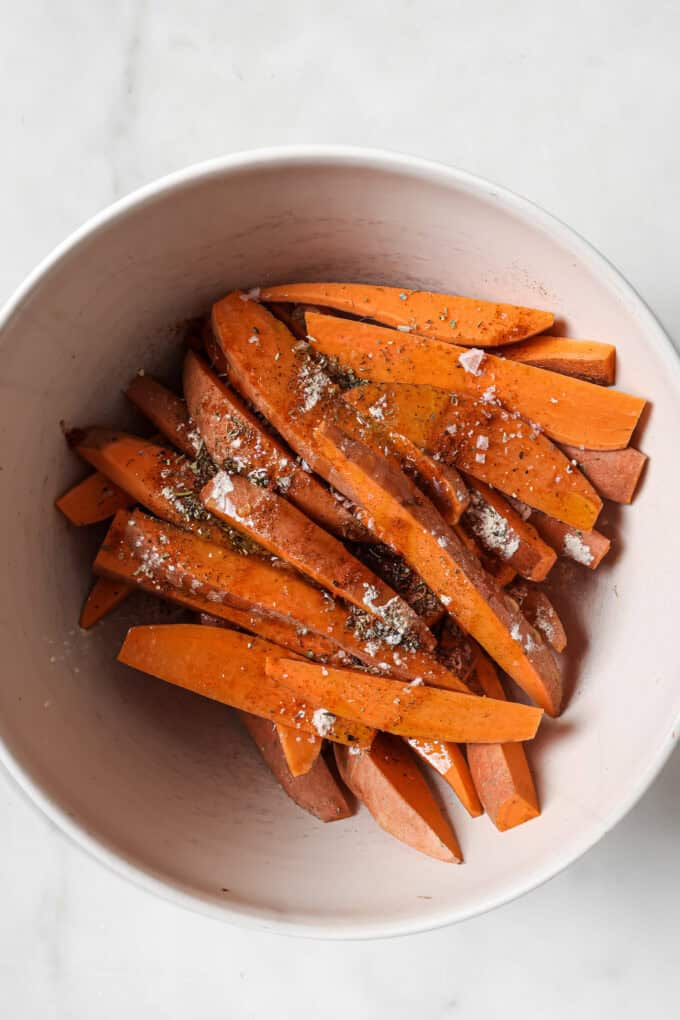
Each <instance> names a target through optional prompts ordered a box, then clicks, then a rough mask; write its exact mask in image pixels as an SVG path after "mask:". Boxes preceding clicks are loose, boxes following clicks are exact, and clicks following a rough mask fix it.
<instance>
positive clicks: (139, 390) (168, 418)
mask: <svg viewBox="0 0 680 1020" xmlns="http://www.w3.org/2000/svg"><path fill="white" fill-rule="evenodd" d="M125 396H126V397H127V398H128V400H130V401H131V403H133V404H134V405H135V407H136V408H137V409H138V410H139V411H141V412H142V414H143V415H145V417H147V418H148V419H149V421H150V422H152V424H153V425H155V426H156V428H157V429H158V431H159V432H160V434H161V435H162V436H164V437H165V438H166V439H167V440H168V441H169V442H170V443H172V445H173V446H176V447H177V449H178V450H181V452H182V453H184V454H185V455H186V456H187V457H189V458H190V459H191V460H193V458H194V457H195V456H196V454H197V453H198V452H199V450H200V448H201V437H200V435H199V434H198V432H197V430H196V427H195V425H194V423H193V421H192V420H191V418H190V417H189V412H188V410H187V406H186V404H185V402H184V401H183V400H182V398H181V397H178V396H177V394H176V393H173V392H172V390H169V389H168V388H167V386H163V384H162V383H160V382H158V380H157V379H154V378H153V376H150V375H146V373H145V374H144V375H136V376H135V377H134V379H132V381H131V382H130V383H129V385H128V388H127V389H126V391H125Z"/></svg>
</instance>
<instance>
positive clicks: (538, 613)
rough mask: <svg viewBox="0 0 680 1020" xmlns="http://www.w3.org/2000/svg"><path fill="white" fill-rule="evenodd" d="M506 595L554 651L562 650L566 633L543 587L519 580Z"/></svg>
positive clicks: (565, 641)
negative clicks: (513, 601)
mask: <svg viewBox="0 0 680 1020" xmlns="http://www.w3.org/2000/svg"><path fill="white" fill-rule="evenodd" d="M508 595H509V596H510V598H512V599H514V600H515V602H516V603H517V605H518V606H519V608H520V609H521V610H522V612H523V613H524V615H525V616H526V618H527V620H528V621H529V623H530V624H531V626H532V627H535V628H536V630H537V631H539V632H540V633H541V634H542V635H543V637H544V638H545V640H546V641H547V642H548V644H549V645H552V647H553V648H554V649H555V651H556V652H563V651H564V649H565V648H566V647H567V633H566V631H565V629H564V626H563V624H562V621H561V620H560V618H559V615H558V613H557V610H556V609H555V607H554V605H553V604H552V602H551V601H550V599H549V598H548V596H547V595H546V593H545V592H544V591H543V589H542V588H539V587H537V586H536V585H530V584H527V583H526V581H520V582H518V583H517V584H513V585H512V586H511V587H510V588H508ZM451 668H453V667H451Z"/></svg>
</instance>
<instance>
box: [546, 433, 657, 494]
mask: <svg viewBox="0 0 680 1020" xmlns="http://www.w3.org/2000/svg"><path fill="white" fill-rule="evenodd" d="M562 449H563V451H564V453H565V454H566V455H567V457H569V458H570V459H571V460H572V464H573V463H574V462H575V463H576V466H577V467H578V468H579V470H580V471H582V472H583V474H584V475H585V476H586V478H587V479H588V480H589V481H590V482H591V483H592V485H593V486H594V487H595V488H596V489H597V491H598V492H599V494H600V496H602V498H603V499H611V500H612V501H613V502H614V503H632V502H633V497H634V495H635V490H636V489H637V487H638V484H639V482H640V478H641V476H642V472H643V471H644V467H645V464H646V463H647V457H646V456H645V454H644V453H640V451H639V450H636V449H634V447H632V446H629V447H627V449H625V450H581V449H580V448H579V447H577V446H563V447H562Z"/></svg>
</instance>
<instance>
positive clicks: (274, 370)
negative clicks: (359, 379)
mask: <svg viewBox="0 0 680 1020" xmlns="http://www.w3.org/2000/svg"><path fill="white" fill-rule="evenodd" d="M242 298H243V295H242V294H241V293H239V292H238V291H235V292H234V293H232V294H229V295H227V297H225V298H223V299H222V300H221V301H218V302H217V304H216V305H214V306H213V310H212V327H213V333H214V335H215V338H216V340H217V342H218V343H219V345H220V347H221V349H222V352H223V354H224V356H225V358H226V361H227V364H228V368H229V381H230V383H231V385H232V386H234V387H235V388H236V389H237V390H238V391H239V393H240V394H241V395H242V396H243V397H245V398H246V399H247V400H249V401H250V403H251V404H253V405H254V406H255V407H256V408H257V409H258V411H260V412H261V413H262V414H263V415H264V416H265V418H266V419H267V420H268V421H269V422H271V424H272V425H273V426H274V428H275V429H276V431H277V432H279V433H280V434H281V435H282V436H283V438H284V439H285V440H286V441H287V442H288V443H289V444H290V445H291V446H292V448H293V449H294V450H295V452H296V453H297V454H299V455H300V457H303V458H304V460H305V461H306V462H307V464H309V465H311V467H312V468H313V469H314V470H316V471H318V472H319V474H321V476H322V477H325V471H324V470H323V468H324V465H323V463H322V462H321V461H320V458H319V456H318V453H317V450H316V443H315V440H314V432H313V430H314V426H315V425H318V424H319V423H320V422H321V421H322V420H323V418H324V417H325V412H326V410H327V408H328V407H329V405H330V403H331V401H332V400H334V399H335V397H336V396H337V392H338V390H337V387H336V386H335V384H334V383H333V382H332V381H331V379H330V378H329V376H327V375H326V373H325V372H324V371H323V369H322V368H321V367H320V366H319V365H318V364H317V362H316V361H315V360H314V358H313V357H312V355H311V353H310V349H309V344H307V343H305V342H304V341H300V340H297V339H296V338H295V337H294V336H293V334H292V333H291V332H290V330H288V329H287V328H286V326H285V325H284V324H283V323H282V322H280V321H279V320H278V319H276V318H275V317H274V316H273V315H272V314H271V313H270V312H268V311H267V309H266V308H264V307H263V306H262V305H260V304H257V303H256V302H254V301H244V300H242ZM264 365H266V372H263V366H264Z"/></svg>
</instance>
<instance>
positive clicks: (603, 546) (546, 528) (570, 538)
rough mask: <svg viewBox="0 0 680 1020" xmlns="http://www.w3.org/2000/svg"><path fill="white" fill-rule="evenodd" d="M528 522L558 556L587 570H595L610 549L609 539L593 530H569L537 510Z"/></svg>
mask: <svg viewBox="0 0 680 1020" xmlns="http://www.w3.org/2000/svg"><path fill="white" fill-rule="evenodd" d="M530 520H531V523H532V524H533V525H534V527H535V528H536V530H537V531H538V533H539V534H540V536H541V538H543V540H544V541H545V542H547V543H548V544H549V545H551V546H552V547H553V549H554V550H555V551H556V552H557V553H558V555H560V556H566V558H567V559H569V560H573V561H574V563H580V564H581V565H582V566H584V567H588V569H589V570H596V569H597V568H598V567H599V565H600V563H601V562H602V560H603V559H604V557H605V556H606V555H607V553H608V552H609V550H610V549H611V542H610V541H609V539H608V538H607V537H606V536H605V535H603V534H602V533H601V532H599V531H595V530H594V529H588V528H583V529H581V528H571V527H569V525H568V524H563V523H562V521H556V520H555V519H554V518H552V517H548V516H547V515H546V514H542V513H540V512H539V511H538V510H534V511H533V512H532V514H531V518H530Z"/></svg>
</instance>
